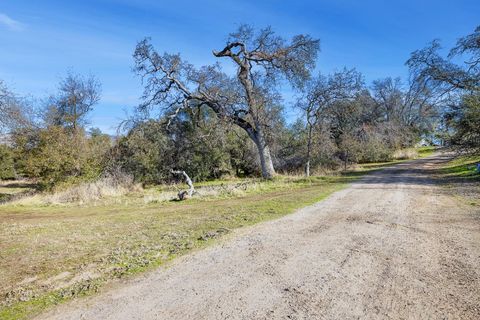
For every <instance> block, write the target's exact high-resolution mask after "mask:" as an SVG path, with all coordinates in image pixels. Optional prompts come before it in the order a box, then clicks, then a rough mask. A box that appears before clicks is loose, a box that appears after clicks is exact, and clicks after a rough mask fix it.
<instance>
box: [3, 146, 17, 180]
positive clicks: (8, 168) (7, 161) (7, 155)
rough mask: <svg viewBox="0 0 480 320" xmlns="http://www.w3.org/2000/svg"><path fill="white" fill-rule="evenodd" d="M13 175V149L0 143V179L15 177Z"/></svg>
mask: <svg viewBox="0 0 480 320" xmlns="http://www.w3.org/2000/svg"><path fill="white" fill-rule="evenodd" d="M15 176H16V174H15V167H14V154H13V150H12V148H10V147H9V146H6V145H3V144H0V180H7V179H15Z"/></svg>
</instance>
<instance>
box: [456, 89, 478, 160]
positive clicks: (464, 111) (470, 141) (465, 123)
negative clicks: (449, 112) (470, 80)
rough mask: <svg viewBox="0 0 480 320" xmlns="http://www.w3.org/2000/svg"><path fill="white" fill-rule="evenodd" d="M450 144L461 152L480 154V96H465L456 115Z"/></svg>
mask: <svg viewBox="0 0 480 320" xmlns="http://www.w3.org/2000/svg"><path fill="white" fill-rule="evenodd" d="M453 125H454V127H455V129H456V131H455V134H454V135H453V137H452V144H453V145H454V146H456V147H458V148H460V149H461V150H463V151H467V152H472V153H477V154H479V153H480V94H478V93H477V94H471V95H465V96H464V97H463V99H462V103H461V105H460V108H458V111H457V113H456V117H455V121H454V124H453Z"/></svg>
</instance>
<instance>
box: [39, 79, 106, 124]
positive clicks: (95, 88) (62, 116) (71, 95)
mask: <svg viewBox="0 0 480 320" xmlns="http://www.w3.org/2000/svg"><path fill="white" fill-rule="evenodd" d="M100 92H101V85H100V83H99V81H98V80H97V79H96V78H95V77H94V76H89V77H84V76H81V75H78V74H74V73H71V72H69V73H68V74H67V76H66V77H65V78H64V79H62V81H61V82H60V86H59V93H58V95H57V96H54V97H52V98H51V99H50V106H49V110H48V112H49V115H48V116H49V117H50V119H49V121H51V122H53V123H54V124H57V125H63V126H66V127H70V128H71V129H73V130H74V131H75V130H76V129H77V128H78V127H79V126H80V125H83V124H84V123H85V121H86V116H87V114H88V113H89V112H90V111H92V108H93V106H94V105H95V104H97V103H98V102H99V101H100Z"/></svg>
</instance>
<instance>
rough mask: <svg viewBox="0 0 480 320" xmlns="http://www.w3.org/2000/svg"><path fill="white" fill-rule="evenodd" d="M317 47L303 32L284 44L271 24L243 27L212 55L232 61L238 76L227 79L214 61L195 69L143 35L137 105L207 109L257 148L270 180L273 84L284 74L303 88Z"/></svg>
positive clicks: (138, 50) (136, 55)
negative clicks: (269, 127)
mask: <svg viewBox="0 0 480 320" xmlns="http://www.w3.org/2000/svg"><path fill="white" fill-rule="evenodd" d="M318 49H319V41H318V40H315V39H312V38H311V37H310V36H307V35H297V36H295V37H293V39H292V40H291V42H289V43H288V42H286V41H285V40H284V39H283V38H281V37H279V36H277V35H275V34H274V32H273V31H272V30H271V29H270V28H266V29H262V30H260V31H259V32H255V30H253V29H252V28H251V27H249V26H246V25H242V26H240V28H239V29H238V30H237V31H236V32H234V33H232V34H230V37H229V39H228V41H227V44H226V45H225V47H224V48H223V49H221V50H219V51H213V54H214V56H215V57H218V58H228V59H229V60H230V61H232V62H233V64H234V65H235V67H236V69H237V72H236V75H235V76H234V77H230V76H228V75H226V74H225V73H223V72H222V71H221V70H220V67H219V65H218V64H216V65H212V66H206V67H202V68H199V69H196V68H194V67H193V66H192V65H191V64H188V63H187V62H185V61H183V60H182V59H181V58H180V56H179V55H178V54H176V55H172V54H167V53H165V54H163V55H160V54H158V53H157V52H156V51H155V49H154V48H153V46H152V45H151V44H150V42H149V40H148V39H145V40H143V41H141V42H139V43H138V45H137V48H136V50H135V53H134V58H135V71H136V72H137V73H138V74H139V75H140V76H142V78H143V81H145V91H144V96H143V99H144V102H143V104H142V105H141V106H140V109H147V108H149V107H151V106H161V107H162V110H163V112H164V113H166V114H169V116H170V117H174V116H175V115H177V114H178V113H179V111H180V110H182V109H188V108H195V107H198V106H207V107H209V108H210V109H211V110H212V111H213V112H214V113H215V114H216V115H217V116H218V117H219V118H220V119H224V120H228V121H230V122H232V123H234V124H235V125H237V126H239V127H240V128H242V129H243V130H244V131H245V132H246V133H247V134H248V136H249V137H250V139H252V141H253V142H254V143H255V145H256V147H257V150H258V155H259V159H260V164H261V169H262V175H263V177H264V178H271V177H272V176H273V175H274V174H275V169H274V167H273V161H272V156H271V153H270V147H269V145H268V142H267V139H266V137H265V131H266V122H267V121H266V118H268V115H269V113H270V112H271V110H273V109H275V108H276V107H277V106H278V102H279V99H280V95H279V93H278V92H277V91H276V86H275V85H276V84H278V83H279V80H280V79H281V78H284V79H287V80H288V81H289V82H290V83H291V84H292V85H293V86H294V87H301V86H302V85H303V83H304V82H305V80H307V79H308V78H309V75H310V70H311V69H312V68H313V67H314V65H315V60H316V56H317V52H318Z"/></svg>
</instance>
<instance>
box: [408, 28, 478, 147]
mask: <svg viewBox="0 0 480 320" xmlns="http://www.w3.org/2000/svg"><path fill="white" fill-rule="evenodd" d="M440 48H441V47H440V43H439V41H438V40H435V41H433V42H432V43H431V44H430V45H429V46H428V47H426V48H424V49H421V50H417V51H415V52H413V53H412V55H411V57H410V59H409V60H408V61H407V62H406V64H407V66H408V67H409V68H410V70H411V72H413V73H415V74H416V75H417V78H418V79H420V80H421V81H423V82H430V83H433V84H435V85H437V86H438V87H439V88H440V89H441V90H442V92H441V95H447V94H448V95H450V96H451V97H450V98H451V99H450V101H449V103H448V106H449V108H446V109H445V110H444V112H443V119H442V120H443V121H442V122H443V134H442V137H445V136H446V137H451V138H452V142H453V144H454V145H456V146H458V147H459V148H460V149H461V150H463V151H465V150H467V149H470V150H471V151H473V152H479V150H480V139H478V134H479V133H478V128H479V127H480V115H479V114H480V109H479V107H478V104H479V100H478V96H479V94H480V26H478V27H477V28H476V29H475V31H474V32H473V33H472V34H469V35H467V36H465V37H462V38H460V39H459V40H458V41H457V43H456V45H455V47H453V48H452V49H451V50H450V52H449V54H448V56H447V57H442V56H441V55H440V53H439V50H440ZM454 61H463V63H456V62H454ZM451 127H453V128H455V129H456V132H455V133H454V134H453V135H451V134H450V133H449V131H450V130H449V128H451Z"/></svg>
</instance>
